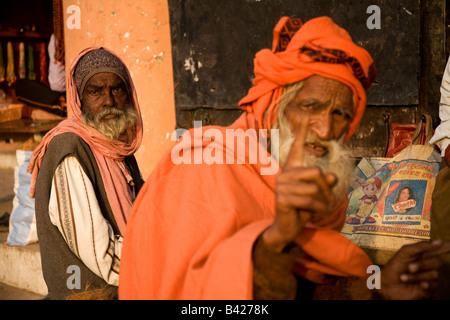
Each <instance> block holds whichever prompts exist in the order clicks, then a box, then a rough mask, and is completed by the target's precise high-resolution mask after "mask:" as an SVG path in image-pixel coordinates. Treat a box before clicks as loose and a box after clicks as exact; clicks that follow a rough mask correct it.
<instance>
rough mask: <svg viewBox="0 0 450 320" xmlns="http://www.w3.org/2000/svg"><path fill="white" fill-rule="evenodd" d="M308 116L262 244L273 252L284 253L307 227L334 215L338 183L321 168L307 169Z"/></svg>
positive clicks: (279, 184) (280, 184) (280, 180)
mask: <svg viewBox="0 0 450 320" xmlns="http://www.w3.org/2000/svg"><path fill="white" fill-rule="evenodd" d="M307 121H308V118H307V117H306V116H305V119H304V123H303V124H302V125H301V127H300V130H299V132H298V133H297V136H296V139H295V141H294V142H293V144H292V147H291V150H290V152H289V155H288V158H287V160H286V163H285V165H284V167H283V170H282V172H281V173H280V174H279V176H278V177H277V183H276V217H275V220H274V223H273V224H272V226H271V227H270V228H269V229H268V230H266V232H265V233H264V235H263V240H264V242H265V244H266V246H267V247H269V248H271V249H272V250H273V251H277V252H281V251H282V250H283V248H284V247H285V246H286V245H288V244H289V243H290V242H293V241H294V240H295V239H296V238H297V236H298V235H299V234H300V232H301V231H302V229H303V227H304V226H305V224H306V223H307V222H308V221H310V220H312V221H314V220H320V219H323V218H325V217H327V216H328V215H330V214H331V212H332V211H331V208H332V206H333V204H334V202H335V198H334V195H333V193H332V188H333V186H334V185H335V184H336V182H337V179H336V177H335V176H334V175H333V174H330V173H327V174H324V173H323V172H322V171H321V170H320V168H318V167H304V166H303V157H304V154H303V153H304V145H305V139H306V135H307V130H308V122H307Z"/></svg>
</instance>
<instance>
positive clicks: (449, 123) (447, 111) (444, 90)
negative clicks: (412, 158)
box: [430, 59, 450, 168]
mask: <svg viewBox="0 0 450 320" xmlns="http://www.w3.org/2000/svg"><path fill="white" fill-rule="evenodd" d="M439 118H440V119H441V123H440V124H439V125H438V126H437V128H436V131H435V132H434V135H433V137H432V138H431V139H430V144H435V145H437V146H438V147H439V148H440V149H441V157H442V160H443V161H442V163H441V168H442V167H443V166H445V165H446V164H447V161H446V160H445V150H446V149H447V147H448V146H449V144H450V59H449V60H448V61H447V65H446V67H445V70H444V75H443V76H442V82H441V100H440V103H439Z"/></svg>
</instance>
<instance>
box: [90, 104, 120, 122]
mask: <svg viewBox="0 0 450 320" xmlns="http://www.w3.org/2000/svg"><path fill="white" fill-rule="evenodd" d="M109 115H114V116H119V117H125V116H126V112H125V111H123V110H120V109H118V108H116V107H112V108H108V109H105V110H103V111H100V112H99V113H98V114H97V115H96V116H95V118H94V120H95V121H96V122H100V121H101V120H102V119H103V118H104V117H106V116H109Z"/></svg>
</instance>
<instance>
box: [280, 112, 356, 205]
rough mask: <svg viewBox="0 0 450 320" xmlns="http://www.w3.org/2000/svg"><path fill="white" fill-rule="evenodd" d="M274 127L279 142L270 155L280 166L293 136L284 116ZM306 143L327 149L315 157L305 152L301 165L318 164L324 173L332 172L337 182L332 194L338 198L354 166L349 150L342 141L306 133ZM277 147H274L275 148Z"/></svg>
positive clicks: (346, 189)
mask: <svg viewBox="0 0 450 320" xmlns="http://www.w3.org/2000/svg"><path fill="white" fill-rule="evenodd" d="M274 128H277V129H279V135H280V143H279V150H277V152H276V153H275V154H273V155H272V156H273V157H274V158H275V159H277V160H278V162H279V164H280V166H281V167H283V166H284V164H285V162H286V160H287V157H288V154H289V151H290V149H291V146H292V143H293V142H294V139H295V136H294V134H293V133H292V131H291V129H290V127H289V124H288V123H287V121H286V119H285V117H284V116H282V117H281V118H280V119H277V122H276V125H275V126H274ZM306 143H317V144H319V145H321V146H322V147H324V148H325V149H326V150H327V153H326V154H325V155H324V156H323V157H316V156H314V155H311V154H309V153H307V152H305V155H304V160H303V165H304V166H305V167H313V166H318V167H319V168H320V169H321V170H322V172H324V173H332V174H334V175H335V176H336V178H337V183H336V185H335V186H334V188H333V193H334V195H335V196H336V197H337V198H338V199H339V197H342V196H343V195H344V194H347V192H348V186H349V182H350V180H351V176H352V174H353V170H354V168H355V164H354V161H353V160H352V159H351V157H350V152H349V150H348V148H346V147H345V146H344V145H343V144H342V142H338V141H336V140H332V141H325V140H321V139H319V138H317V137H316V136H314V135H312V134H310V133H308V136H307V138H306ZM276 149H277V148H275V150H276Z"/></svg>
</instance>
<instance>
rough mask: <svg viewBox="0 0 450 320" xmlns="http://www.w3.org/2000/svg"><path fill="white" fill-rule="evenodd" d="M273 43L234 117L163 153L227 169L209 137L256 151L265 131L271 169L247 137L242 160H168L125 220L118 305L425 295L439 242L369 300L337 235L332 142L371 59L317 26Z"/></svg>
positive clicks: (353, 110)
mask: <svg viewBox="0 0 450 320" xmlns="http://www.w3.org/2000/svg"><path fill="white" fill-rule="evenodd" d="M274 36H275V39H274V41H273V48H272V50H269V49H263V50H261V51H260V52H258V53H257V54H256V57H255V61H254V64H255V78H254V81H253V87H252V88H251V89H250V90H249V92H248V94H247V95H246V96H245V97H244V98H243V99H241V101H240V102H239V105H240V107H241V108H242V109H243V110H244V113H243V114H242V115H241V116H240V117H239V118H238V119H237V120H236V121H235V122H234V123H233V124H232V125H230V126H228V127H219V126H211V127H206V128H203V129H200V132H201V133H202V134H203V136H202V135H201V134H200V138H197V139H194V140H192V139H191V137H192V136H194V137H195V136H196V135H195V132H196V130H198V129H197V128H194V129H191V130H189V131H187V132H185V134H183V136H182V137H181V139H180V141H179V142H178V143H177V144H176V145H175V146H174V148H173V149H172V150H175V151H176V152H175V154H179V155H181V154H183V156H184V155H188V157H189V159H191V157H193V158H194V159H202V154H203V153H204V152H205V151H210V150H214V152H215V154H214V158H215V159H219V160H221V159H225V158H226V159H229V158H233V156H234V158H233V160H235V159H236V158H238V157H239V152H237V151H236V148H234V145H233V143H234V141H233V140H232V139H217V137H225V136H226V135H227V132H228V133H229V132H248V131H251V130H253V132H256V130H257V132H259V136H258V137H256V138H255V139H259V140H258V141H259V142H260V147H261V146H262V145H264V141H261V140H264V139H265V138H266V137H267V135H269V134H270V135H271V137H270V143H271V146H270V150H272V151H271V152H272V154H269V157H271V158H276V159H277V160H278V163H279V168H278V170H277V171H276V172H275V173H274V174H268V175H265V174H262V172H263V170H262V169H265V168H267V167H268V166H269V165H270V162H271V161H269V162H266V161H262V159H261V157H260V158H259V162H256V163H255V162H252V161H251V159H254V158H255V157H253V158H252V157H251V156H250V155H249V154H250V153H251V152H252V150H253V151H254V150H255V148H252V146H254V145H255V143H254V139H253V138H252V136H251V135H249V136H248V139H239V141H240V142H243V141H246V143H247V144H246V151H247V153H246V154H247V155H246V157H243V159H239V160H241V161H230V162H228V163H226V162H225V161H218V162H215V163H212V162H208V163H201V164H199V163H193V162H191V161H188V162H183V163H182V162H177V163H174V162H173V158H172V152H171V151H169V152H168V153H167V154H166V155H165V156H164V157H163V158H162V159H161V161H160V163H159V164H158V166H157V167H156V169H155V170H154V171H153V173H152V174H151V176H150V177H149V179H147V181H146V183H145V185H144V187H143V188H142V190H141V193H140V194H139V196H138V198H137V199H136V202H135V204H134V206H133V209H132V213H131V215H130V220H129V224H128V229H127V233H126V235H125V237H124V246H123V252H122V264H121V269H120V285H119V298H120V299H193V300H195V299H210V300H217V299H228V300H235V299H238V300H239V299H256V300H261V299H314V298H315V299H333V298H335V299H372V298H379V297H381V298H385V299H421V298H425V297H427V296H428V294H429V292H430V290H432V289H434V288H435V287H436V285H437V274H438V272H437V268H439V266H440V265H441V263H442V262H441V260H440V258H439V254H440V253H441V252H443V251H445V250H446V247H447V246H444V244H443V242H441V241H438V242H435V243H431V242H423V243H420V244H417V245H412V246H408V247H404V248H402V249H401V250H400V251H399V252H398V254H397V255H396V256H394V257H393V258H392V260H391V261H390V262H388V263H387V264H386V265H385V266H384V267H383V269H382V271H381V275H380V277H381V288H380V289H374V290H370V289H371V288H369V287H368V286H366V281H367V279H368V276H369V275H368V274H367V270H368V268H369V267H370V266H371V265H372V262H371V261H370V259H369V258H368V256H367V255H366V254H365V253H364V251H363V250H362V249H361V248H359V247H358V246H357V245H356V244H354V243H352V242H351V241H350V240H348V239H347V238H345V237H344V236H343V235H342V234H341V233H340V231H341V228H342V226H343V224H344V220H345V215H346V208H347V204H348V197H347V188H346V185H347V181H348V179H349V178H350V175H351V171H352V166H351V161H350V159H349V158H350V157H349V156H348V154H347V153H346V152H345V148H344V146H343V143H344V142H346V141H348V139H349V138H350V137H351V136H352V134H353V133H354V132H355V130H356V129H357V127H358V124H359V122H360V120H361V118H362V116H363V113H364V108H365V104H366V90H368V89H369V88H370V86H371V85H372V84H373V82H374V80H375V74H376V69H375V66H374V63H373V60H372V58H371V57H370V55H369V54H368V52H367V51H366V50H364V49H363V48H361V47H359V46H358V45H356V44H355V43H353V41H352V40H351V37H350V36H349V35H348V33H347V32H346V31H345V30H343V29H342V28H340V27H339V26H337V25H336V24H335V23H334V22H333V21H332V20H331V19H330V18H328V17H320V18H315V19H312V20H310V21H307V22H305V23H304V22H303V21H302V20H300V19H298V18H289V17H283V18H282V19H281V20H280V21H279V23H278V24H277V26H276V27H275V30H274ZM273 129H278V130H279V144H280V147H279V151H278V150H277V147H276V146H275V147H274V145H275V144H276V140H277V139H276V138H277V137H276V135H275V133H276V131H275V132H274V130H273ZM261 130H262V132H267V135H266V137H263V135H264V134H261ZM264 130H266V131H264ZM212 132H215V136H214V137H212V136H211V134H212ZM269 132H270V133H269ZM197 136H198V135H197ZM230 142H231V145H229V144H230ZM261 142H262V143H261ZM265 147H267V144H266V145H265ZM206 153H207V152H206ZM266 153H268V150H266ZM242 160H245V161H242ZM174 196H175V197H176V201H174ZM155 261H157V263H155Z"/></svg>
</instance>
